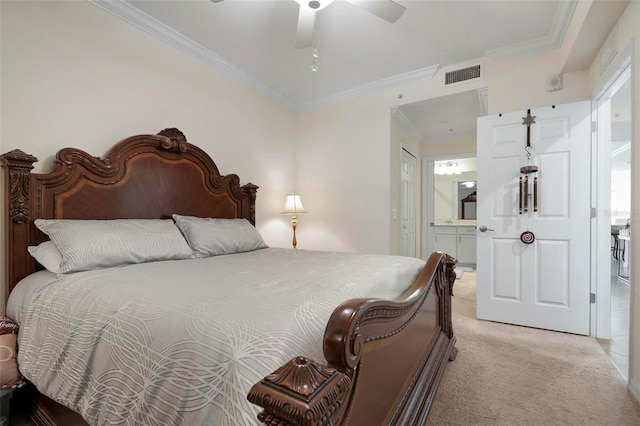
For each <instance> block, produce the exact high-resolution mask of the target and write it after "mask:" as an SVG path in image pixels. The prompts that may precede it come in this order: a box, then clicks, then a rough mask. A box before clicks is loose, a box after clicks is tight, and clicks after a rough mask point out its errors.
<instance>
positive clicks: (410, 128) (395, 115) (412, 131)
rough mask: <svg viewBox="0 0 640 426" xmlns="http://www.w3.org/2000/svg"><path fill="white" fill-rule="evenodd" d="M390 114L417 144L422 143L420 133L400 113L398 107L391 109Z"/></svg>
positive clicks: (422, 136)
mask: <svg viewBox="0 0 640 426" xmlns="http://www.w3.org/2000/svg"><path fill="white" fill-rule="evenodd" d="M391 114H392V115H393V118H395V120H396V121H397V122H398V123H400V124H401V125H402V126H404V128H405V129H407V131H408V132H409V133H410V134H411V136H413V137H414V138H416V140H417V141H418V142H419V143H423V142H424V141H423V139H424V135H423V134H422V133H421V132H420V130H418V128H417V127H416V126H414V125H413V123H412V122H411V121H410V120H409V119H408V118H407V116H406V115H405V114H404V112H402V110H401V109H400V107H399V106H394V107H391Z"/></svg>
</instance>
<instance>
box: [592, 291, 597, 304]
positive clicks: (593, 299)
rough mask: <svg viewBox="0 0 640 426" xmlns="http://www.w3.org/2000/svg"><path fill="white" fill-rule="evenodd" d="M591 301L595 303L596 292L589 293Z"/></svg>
mask: <svg viewBox="0 0 640 426" xmlns="http://www.w3.org/2000/svg"><path fill="white" fill-rule="evenodd" d="M591 303H596V294H595V293H591Z"/></svg>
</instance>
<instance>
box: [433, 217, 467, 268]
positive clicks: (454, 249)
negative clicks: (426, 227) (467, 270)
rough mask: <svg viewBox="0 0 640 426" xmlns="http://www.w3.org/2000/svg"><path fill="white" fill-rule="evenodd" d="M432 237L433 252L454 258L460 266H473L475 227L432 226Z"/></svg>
mask: <svg viewBox="0 0 640 426" xmlns="http://www.w3.org/2000/svg"><path fill="white" fill-rule="evenodd" d="M434 237H435V250H438V251H442V252H444V253H447V254H448V255H449V256H453V257H455V258H456V259H458V264H459V265H461V266H462V265H464V266H475V264H476V227H475V226H434Z"/></svg>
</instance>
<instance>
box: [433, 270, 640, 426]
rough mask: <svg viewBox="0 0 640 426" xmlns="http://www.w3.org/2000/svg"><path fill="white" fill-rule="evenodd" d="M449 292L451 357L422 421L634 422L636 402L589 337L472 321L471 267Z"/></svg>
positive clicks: (638, 419) (639, 410) (512, 424)
mask: <svg viewBox="0 0 640 426" xmlns="http://www.w3.org/2000/svg"><path fill="white" fill-rule="evenodd" d="M454 293H455V296H454V298H453V311H454V315H453V328H454V332H455V334H456V338H457V343H456V346H457V348H458V357H457V358H456V360H455V361H453V362H451V363H449V365H448V366H447V369H446V370H445V373H444V376H443V378H442V382H441V384H440V389H439V390H438V394H437V396H436V398H435V400H434V403H433V406H432V409H431V412H430V414H429V418H428V421H427V425H430V426H439V425H481V426H482V425H487V426H488V425H491V426H494V425H496V426H503V425H504V426H516V425H518V426H519V425H522V426H552V425H563V426H566V425H589V426H591V425H593V426H600V425H602V426H609V425H616V426H627V425H629V426H632V425H634V426H638V425H640V405H639V404H638V403H637V401H636V400H635V399H634V398H633V396H632V395H631V393H630V392H629V391H628V389H627V387H626V381H625V380H624V379H623V378H622V376H621V375H620V373H619V372H618V370H616V368H615V367H614V366H613V364H612V363H611V361H610V360H609V358H608V357H607V356H606V354H605V353H604V351H603V350H602V348H601V347H600V346H599V345H598V344H597V342H596V341H595V339H593V338H590V337H585V336H576V335H572V334H566V333H558V332H553V331H547V330H539V329H533V328H527V327H519V326H512V325H506V324H500V323H494V322H490V321H479V320H477V319H476V318H475V271H474V272H470V273H469V272H467V273H465V274H464V275H463V277H462V278H461V279H459V280H456V283H455V286H454Z"/></svg>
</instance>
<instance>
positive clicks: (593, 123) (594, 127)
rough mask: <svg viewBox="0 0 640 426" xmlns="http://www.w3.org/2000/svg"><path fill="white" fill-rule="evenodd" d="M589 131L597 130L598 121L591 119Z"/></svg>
mask: <svg viewBox="0 0 640 426" xmlns="http://www.w3.org/2000/svg"><path fill="white" fill-rule="evenodd" d="M591 131H592V132H597V131H598V122H597V121H592V122H591Z"/></svg>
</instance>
